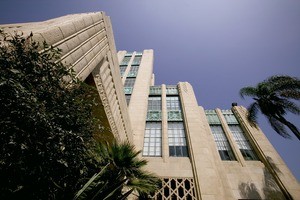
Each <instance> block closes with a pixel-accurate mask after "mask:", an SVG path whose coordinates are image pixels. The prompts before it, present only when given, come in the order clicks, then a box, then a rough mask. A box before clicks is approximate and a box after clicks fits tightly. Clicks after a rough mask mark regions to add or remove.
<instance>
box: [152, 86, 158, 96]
mask: <svg viewBox="0 0 300 200" xmlns="http://www.w3.org/2000/svg"><path fill="white" fill-rule="evenodd" d="M150 95H161V87H160V86H150Z"/></svg>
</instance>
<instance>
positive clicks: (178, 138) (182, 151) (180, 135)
mask: <svg viewBox="0 0 300 200" xmlns="http://www.w3.org/2000/svg"><path fill="white" fill-rule="evenodd" d="M168 140H169V155H170V156H174V157H187V156H188V153H187V145H186V138H185V131H184V125H183V122H168Z"/></svg>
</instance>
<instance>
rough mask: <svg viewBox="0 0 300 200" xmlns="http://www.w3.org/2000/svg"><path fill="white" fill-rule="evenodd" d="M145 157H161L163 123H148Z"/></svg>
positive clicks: (145, 137)
mask: <svg viewBox="0 0 300 200" xmlns="http://www.w3.org/2000/svg"><path fill="white" fill-rule="evenodd" d="M143 156H161V122H146V130H145V136H144V149H143Z"/></svg>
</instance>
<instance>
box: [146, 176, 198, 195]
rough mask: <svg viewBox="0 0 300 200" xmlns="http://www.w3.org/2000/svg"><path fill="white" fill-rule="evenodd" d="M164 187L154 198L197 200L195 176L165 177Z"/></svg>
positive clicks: (163, 180)
mask: <svg viewBox="0 0 300 200" xmlns="http://www.w3.org/2000/svg"><path fill="white" fill-rule="evenodd" d="M161 184H162V187H161V189H160V190H159V191H158V192H156V193H155V194H154V195H152V196H150V199H153V200H173V199H176V200H197V198H196V193H195V183H194V179H193V178H163V179H162V183H161Z"/></svg>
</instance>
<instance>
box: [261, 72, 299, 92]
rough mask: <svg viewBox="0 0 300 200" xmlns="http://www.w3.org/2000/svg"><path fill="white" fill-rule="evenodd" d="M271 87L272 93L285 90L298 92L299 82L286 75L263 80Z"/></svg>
mask: <svg viewBox="0 0 300 200" xmlns="http://www.w3.org/2000/svg"><path fill="white" fill-rule="evenodd" d="M265 82H266V83H267V84H268V85H270V86H271V88H272V92H282V91H286V90H293V91H297V90H300V80H299V79H298V78H296V77H290V76H287V75H277V76H271V77H269V78H268V79H266V80H265Z"/></svg>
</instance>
